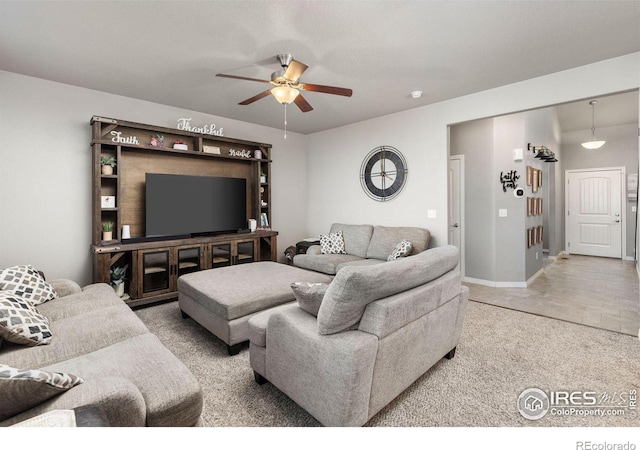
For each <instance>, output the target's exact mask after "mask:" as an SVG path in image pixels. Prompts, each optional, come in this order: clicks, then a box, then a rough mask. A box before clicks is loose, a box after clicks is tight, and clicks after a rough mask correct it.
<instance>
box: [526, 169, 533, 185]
mask: <svg viewBox="0 0 640 450" xmlns="http://www.w3.org/2000/svg"><path fill="white" fill-rule="evenodd" d="M532 180H533V167H531V166H527V186H531V184H532V183H533V181H532Z"/></svg>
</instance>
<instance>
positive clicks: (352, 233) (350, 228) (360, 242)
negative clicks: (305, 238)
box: [330, 223, 400, 259]
mask: <svg viewBox="0 0 640 450" xmlns="http://www.w3.org/2000/svg"><path fill="white" fill-rule="evenodd" d="M338 231H342V236H343V237H344V249H345V251H346V252H347V254H349V255H354V256H359V257H360V258H366V257H367V248H368V247H369V241H371V235H372V234H373V226H372V225H348V224H344V223H334V224H333V225H331V231H330V232H331V233H336V232H338ZM398 242H400V241H398ZM398 242H396V243H395V244H397V243H398ZM395 244H394V245H395ZM378 259H387V258H386V257H385V258H378Z"/></svg>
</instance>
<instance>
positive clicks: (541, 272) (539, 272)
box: [526, 268, 544, 286]
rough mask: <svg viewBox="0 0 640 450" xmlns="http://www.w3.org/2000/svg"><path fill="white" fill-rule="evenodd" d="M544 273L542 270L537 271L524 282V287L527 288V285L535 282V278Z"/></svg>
mask: <svg viewBox="0 0 640 450" xmlns="http://www.w3.org/2000/svg"><path fill="white" fill-rule="evenodd" d="M543 273H544V268H542V269H540V270H538V271H537V272H536V273H534V274H533V276H532V277H531V278H529V279H528V280H527V282H526V286H529V283H532V282H533V280H535V279H536V278H538V277H539V276H540V275H542V274H543Z"/></svg>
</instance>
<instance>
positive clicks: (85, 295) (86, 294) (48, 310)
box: [38, 282, 125, 322]
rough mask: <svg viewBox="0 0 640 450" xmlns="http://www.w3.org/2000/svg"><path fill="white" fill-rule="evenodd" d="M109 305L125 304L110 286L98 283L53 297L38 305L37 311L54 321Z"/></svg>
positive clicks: (122, 305)
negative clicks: (72, 292) (78, 290)
mask: <svg viewBox="0 0 640 450" xmlns="http://www.w3.org/2000/svg"><path fill="white" fill-rule="evenodd" d="M52 283H53V282H52ZM110 306H121V307H124V306H125V305H124V303H123V302H122V299H121V298H120V297H118V296H117V295H116V294H115V292H114V291H113V288H112V287H111V286H109V285H108V284H105V283H98V284H92V285H90V286H87V287H85V288H84V290H82V291H81V292H77V293H74V294H69V295H66V296H64V297H59V298H55V299H53V300H51V301H49V302H47V303H43V304H41V305H38V311H39V312H40V314H42V315H44V316H46V317H48V318H49V320H50V321H52V322H55V321H56V320H60V319H65V318H67V317H73V316H79V315H81V314H84V313H87V312H89V311H95V310H98V309H102V308H107V307H110Z"/></svg>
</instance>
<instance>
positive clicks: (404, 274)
mask: <svg viewBox="0 0 640 450" xmlns="http://www.w3.org/2000/svg"><path fill="white" fill-rule="evenodd" d="M374 234H375V231H374ZM348 236H349V235H348V234H346V233H345V243H346V242H347V239H348ZM394 239H395V238H394ZM372 240H373V239H372ZM364 246H365V245H364V243H363V245H362V247H361V248H360V250H362V249H363V248H364ZM385 251H386V250H385ZM363 254H369V252H368V251H367V253H363V252H360V255H363ZM381 254H382V252H381ZM323 256H324V255H323ZM328 256H331V255H328ZM296 258H298V256H296ZM458 258H459V253H458V249H457V248H456V247H454V246H444V247H439V248H434V249H431V250H427V251H421V252H419V253H418V254H417V255H415V256H411V257H408V258H400V259H398V260H396V261H391V262H387V263H384V264H379V263H378V264H373V265H368V264H366V265H346V266H343V267H342V268H340V269H338V272H337V274H336V276H335V278H334V279H333V281H332V282H331V284H330V285H329V286H328V287H326V286H325V287H322V288H320V287H319V292H323V289H324V294H323V295H319V296H318V299H317V300H318V301H319V302H321V303H320V306H319V310H317V317H315V316H314V315H313V311H311V310H309V308H306V309H303V308H302V307H301V306H299V305H298V304H288V305H284V306H280V307H279V308H278V309H276V310H272V311H267V312H264V313H261V314H258V315H256V316H254V317H252V318H251V319H250V320H249V329H250V341H251V343H250V361H251V367H252V368H253V370H254V373H255V378H256V381H258V382H259V383H263V382H266V381H269V382H271V383H272V384H273V385H274V386H276V387H277V388H278V389H280V390H281V391H282V392H284V393H285V394H286V395H288V396H289V397H290V398H291V399H292V400H294V401H295V402H296V403H298V404H299V405H300V406H301V407H302V408H304V409H305V410H306V411H308V412H309V413H310V414H311V415H313V416H314V417H315V418H316V419H317V420H319V421H320V422H321V423H322V424H323V425H326V426H360V425H363V424H365V423H366V422H367V421H368V420H369V419H370V418H371V417H373V416H374V415H375V414H376V413H378V412H379V411H380V410H381V409H382V408H384V407H385V406H386V405H387V404H389V402H391V401H392V400H393V399H394V398H395V397H397V396H398V395H399V394H400V393H402V392H403V391H404V390H405V389H406V388H407V387H409V386H410V385H411V384H412V383H413V382H414V381H416V380H417V379H418V378H419V377H420V376H421V375H423V374H424V373H425V372H426V371H427V370H428V369H429V368H430V367H432V366H433V365H434V364H435V363H436V362H438V361H439V360H440V359H442V358H443V357H447V358H449V359H450V358H452V357H453V356H454V353H455V349H456V346H457V345H458V342H459V340H460V336H461V333H462V325H463V320H464V315H465V311H466V307H467V300H468V295H469V290H468V288H467V287H465V286H461V275H460V272H459V270H457V269H456V266H457V264H458ZM303 260H307V258H303ZM354 261H355V260H354ZM316 267H318V266H316ZM324 267H328V266H327V265H325V266H324ZM314 286H315V285H314ZM310 288H311V289H313V286H311V287H310ZM301 305H302V303H301ZM434 395H438V393H437V392H434Z"/></svg>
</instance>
